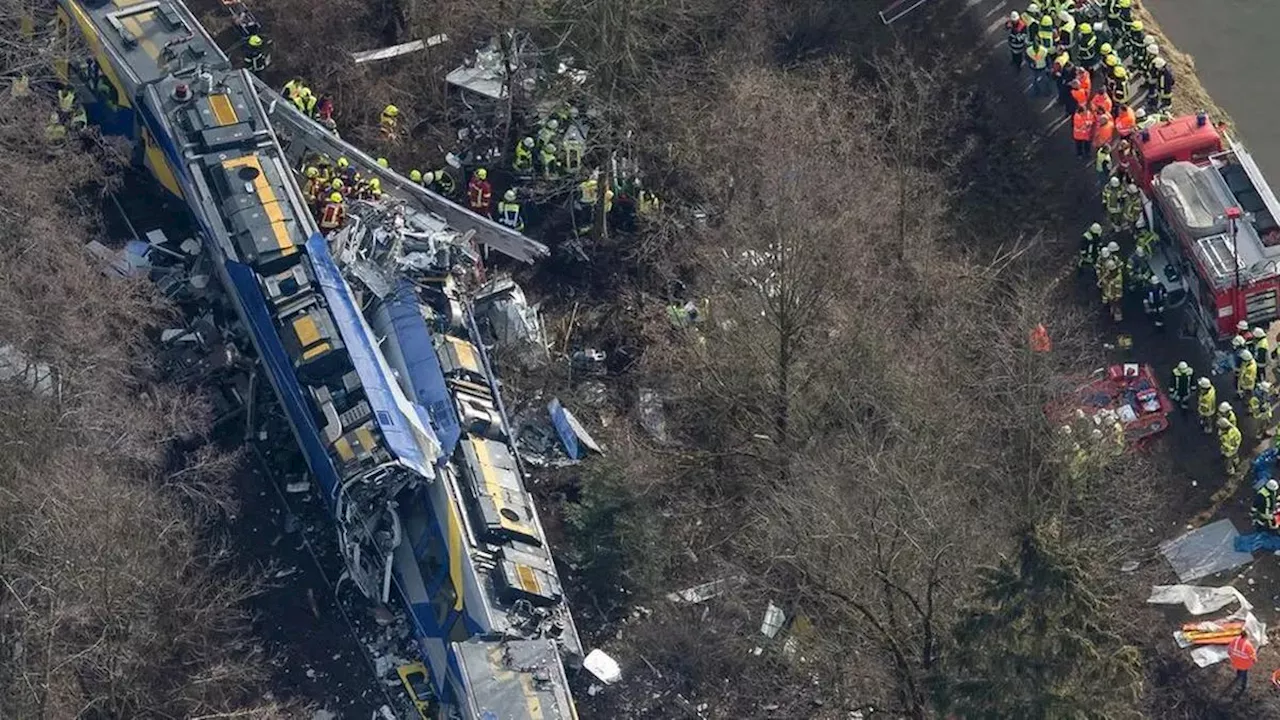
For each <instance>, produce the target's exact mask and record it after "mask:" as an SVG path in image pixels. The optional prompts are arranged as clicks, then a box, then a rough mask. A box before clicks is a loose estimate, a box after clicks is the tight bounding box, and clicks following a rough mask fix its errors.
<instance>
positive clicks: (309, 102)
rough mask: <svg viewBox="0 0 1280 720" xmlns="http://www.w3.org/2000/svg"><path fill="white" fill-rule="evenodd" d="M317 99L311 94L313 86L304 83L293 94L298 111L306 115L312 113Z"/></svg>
mask: <svg viewBox="0 0 1280 720" xmlns="http://www.w3.org/2000/svg"><path fill="white" fill-rule="evenodd" d="M315 104H316V99H315V96H314V95H312V94H311V88H309V87H307V86H306V85H303V86H302V87H300V88H298V90H297V92H295V93H294V94H293V106H294V107H296V108H298V112H301V113H302V114H304V115H308V116H309V115H310V114H311V110H313V109H314V108H315Z"/></svg>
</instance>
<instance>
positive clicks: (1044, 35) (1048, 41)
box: [1031, 15, 1054, 49]
mask: <svg viewBox="0 0 1280 720" xmlns="http://www.w3.org/2000/svg"><path fill="white" fill-rule="evenodd" d="M1031 41H1032V42H1033V43H1036V44H1038V45H1043V46H1044V47H1045V48H1046V49H1049V48H1052V47H1053V44H1054V43H1053V41H1054V31H1053V18H1051V17H1049V16H1048V15H1042V16H1041V17H1040V24H1039V25H1037V26H1036V34H1035V37H1033V38H1031Z"/></svg>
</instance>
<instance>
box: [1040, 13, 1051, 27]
mask: <svg viewBox="0 0 1280 720" xmlns="http://www.w3.org/2000/svg"><path fill="white" fill-rule="evenodd" d="M1040 24H1041V25H1052V24H1053V18H1051V17H1049V16H1048V15H1045V16H1044V17H1041V18H1040Z"/></svg>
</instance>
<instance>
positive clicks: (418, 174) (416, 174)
mask: <svg viewBox="0 0 1280 720" xmlns="http://www.w3.org/2000/svg"><path fill="white" fill-rule="evenodd" d="M409 179H410V180H412V181H414V182H416V183H420V182H422V171H421V170H410V171H409Z"/></svg>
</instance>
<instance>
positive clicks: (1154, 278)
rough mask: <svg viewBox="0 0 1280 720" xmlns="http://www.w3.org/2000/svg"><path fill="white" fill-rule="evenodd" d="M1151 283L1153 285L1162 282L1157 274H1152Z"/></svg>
mask: <svg viewBox="0 0 1280 720" xmlns="http://www.w3.org/2000/svg"><path fill="white" fill-rule="evenodd" d="M1151 284H1152V285H1159V284H1160V278H1158V277H1156V276H1155V275H1152V276H1151Z"/></svg>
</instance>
